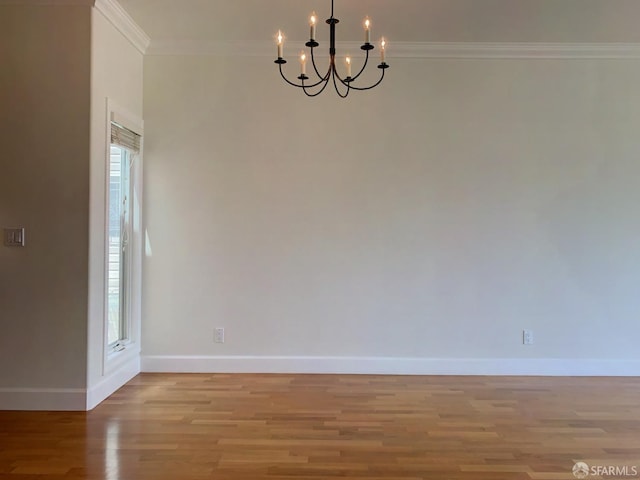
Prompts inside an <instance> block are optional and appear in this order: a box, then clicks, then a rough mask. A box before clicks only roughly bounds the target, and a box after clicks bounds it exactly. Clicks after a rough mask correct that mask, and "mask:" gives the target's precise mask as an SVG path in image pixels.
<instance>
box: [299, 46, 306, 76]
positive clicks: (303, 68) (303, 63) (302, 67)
mask: <svg viewBox="0 0 640 480" xmlns="http://www.w3.org/2000/svg"><path fill="white" fill-rule="evenodd" d="M300 71H301V72H302V75H305V74H306V73H307V54H306V53H304V51H302V52H300Z"/></svg>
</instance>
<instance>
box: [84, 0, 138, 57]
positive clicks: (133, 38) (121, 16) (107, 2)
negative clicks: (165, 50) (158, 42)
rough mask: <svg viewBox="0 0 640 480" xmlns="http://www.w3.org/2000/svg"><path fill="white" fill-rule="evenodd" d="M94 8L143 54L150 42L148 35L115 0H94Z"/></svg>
mask: <svg viewBox="0 0 640 480" xmlns="http://www.w3.org/2000/svg"><path fill="white" fill-rule="evenodd" d="M95 8H96V10H98V11H99V12H100V13H102V15H104V16H105V18H106V19H107V20H109V22H111V23H112V24H113V26H114V27H116V28H117V29H118V30H119V31H120V33H122V35H124V36H125V38H126V39H127V40H129V42H131V44H132V45H133V46H134V47H136V49H138V51H139V52H140V53H142V54H143V55H144V54H145V53H146V52H147V48H148V47H149V44H150V39H149V36H148V35H147V34H146V33H145V32H144V30H142V28H140V27H139V26H138V24H137V23H136V22H135V21H134V20H133V19H132V18H131V16H130V15H129V14H128V13H127V12H126V10H125V9H124V8H122V6H121V5H120V4H119V3H118V2H117V0H95Z"/></svg>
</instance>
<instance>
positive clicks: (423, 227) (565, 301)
mask: <svg viewBox="0 0 640 480" xmlns="http://www.w3.org/2000/svg"><path fill="white" fill-rule="evenodd" d="M391 63H392V65H393V68H392V69H391V70H389V72H388V74H389V75H388V81H387V80H385V83H384V84H383V85H382V86H380V87H378V88H377V89H376V90H374V91H371V92H369V93H361V94H353V97H350V98H349V99H348V100H346V101H342V100H339V99H337V98H336V97H335V95H333V94H331V93H325V94H323V96H321V97H319V98H316V99H315V100H310V99H307V98H305V97H304V96H303V95H302V94H301V92H299V91H294V89H293V88H291V87H287V86H285V85H284V83H283V82H282V81H281V80H280V79H279V77H278V75H277V72H276V70H275V67H274V65H273V64H272V62H271V60H270V59H264V58H237V59H230V58H218V57H207V56H185V57H177V56H173V57H172V56H165V57H147V58H146V59H145V79H144V88H145V102H144V114H145V115H144V116H145V127H146V132H147V133H146V154H145V157H146V173H145V185H146V187H145V188H146V198H145V203H146V212H145V214H146V225H147V229H148V231H147V233H148V237H149V240H150V248H151V250H152V255H150V256H148V257H147V258H146V262H145V266H144V267H145V282H144V290H143V313H144V317H143V369H147V370H173V371H181V370H184V371H194V370H195V371H198V370H203V371H212V370H231V371H243V370H252V371H356V372H359V371H395V372H405V373H420V372H421V373H432V372H434V373H437V372H450V373H546V374H557V373H572V374H594V373H603V374H618V373H622V374H624V373H626V374H629V373H635V374H639V373H640V351H639V349H638V348H637V338H638V337H639V335H640V322H638V319H639V318H640V295H639V292H638V285H640V249H638V240H639V239H640V217H638V215H637V205H638V204H639V202H640V189H639V188H638V185H637V183H638V178H640V163H639V162H638V161H637V159H638V155H639V154H640V136H638V134H637V125H639V124H640V90H638V89H637V85H638V84H639V83H640V61H636V60H577V59H576V60H544V59H537V60H534V59H512V60H504V59H502V60H489V59H484V60H446V59H445V60H425V59H422V60H406V59H403V60H398V59H396V60H393V59H391ZM292 68H294V69H295V67H292ZM215 326H223V327H225V328H226V343H224V344H222V345H221V344H214V343H213V328H214V327H215ZM523 328H529V329H532V330H533V331H534V335H535V342H536V343H535V345H533V346H523V345H522V337H521V335H522V329H523Z"/></svg>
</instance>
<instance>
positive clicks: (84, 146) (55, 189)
mask: <svg viewBox="0 0 640 480" xmlns="http://www.w3.org/2000/svg"><path fill="white" fill-rule="evenodd" d="M90 14H91V8H90V7H88V6H58V7H55V8H54V7H43V6H34V7H27V6H6V5H5V6H0V58H1V59H2V62H1V63H2V68H1V69H0V112H2V113H1V115H0V137H1V142H0V143H1V145H2V154H1V157H0V164H1V168H0V226H1V227H5V226H19V225H20V226H24V227H25V228H26V243H27V245H26V247H25V248H22V249H21V248H6V247H4V246H0V318H1V322H0V324H1V328H2V334H1V335H0V393H3V394H4V393H7V391H9V393H11V392H13V393H16V392H17V391H20V389H23V388H34V389H46V388H55V389H59V390H60V393H62V394H64V393H73V390H74V389H83V388H84V387H85V386H86V369H87V362H86V355H87V348H86V337H87V250H88V219H89V183H88V179H89V162H88V159H89V102H90V90H89V89H90V82H89V77H90V53H91V52H90V35H91V21H90ZM12 389H13V390H12ZM14 390H15V391H14ZM74 398H78V397H77V396H76V397H74ZM3 399H4V397H3ZM5 406H6V405H5ZM25 406H26V405H25Z"/></svg>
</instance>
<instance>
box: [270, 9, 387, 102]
mask: <svg viewBox="0 0 640 480" xmlns="http://www.w3.org/2000/svg"><path fill="white" fill-rule="evenodd" d="M317 20H318V19H317V17H316V14H315V12H314V13H312V14H311V17H310V18H309V26H310V28H311V35H310V38H309V41H308V42H307V43H305V46H306V47H308V48H309V50H310V55H309V57H310V58H311V65H312V66H313V73H315V76H316V78H315V79H314V80H310V78H309V77H308V76H307V61H308V58H309V57H307V54H306V53H305V52H304V50H303V51H302V52H300V75H299V76H298V77H297V78H298V80H300V83H295V82H292V81H291V80H289V79H288V78H287V77H286V76H285V74H284V72H283V71H282V66H283V65H284V64H285V63H287V61H286V60H285V59H284V55H283V51H284V35H283V34H282V31H278V34H277V36H276V43H277V45H278V59H277V60H276V61H275V63H277V64H278V68H279V69H280V75H281V76H282V78H283V79H284V80H285V81H286V82H287V83H288V84H289V85H293V86H294V87H298V88H301V89H302V91H303V92H304V93H305V94H306V95H307V96H308V97H315V96H318V95H320V94H321V93H322V92H323V91H324V89H325V88H327V85H328V84H329V83H333V86H334V88H335V90H336V93H337V94H338V95H339V96H340V97H342V98H346V97H347V95H349V92H350V91H351V90H371V89H372V88H374V87H377V86H378V85H380V83H381V82H382V80H383V79H384V71H385V70H386V69H387V68H389V65H387V63H386V61H385V49H386V45H387V44H386V41H385V39H384V37H383V38H382V39H381V40H380V64H379V65H378V68H379V69H380V72H381V73H380V78H379V79H378V81H377V82H375V83H373V84H372V85H368V86H361V85H359V84H357V82H356V81H357V80H358V78H359V77H360V75H362V73H363V72H364V71H365V69H366V68H367V64H368V63H369V52H370V51H372V50H373V49H374V48H375V47H374V46H373V45H372V44H371V21H370V20H369V18H366V19H365V21H364V34H365V40H364V44H363V45H362V46H361V47H360V49H361V50H364V52H365V58H364V63H363V65H362V68H360V70H359V71H358V72H357V73H356V74H355V75H353V76H352V68H351V67H352V59H351V57H350V56H349V55H347V56H346V57H345V58H344V63H345V66H344V67H345V68H344V70H345V71H346V75H345V76H341V75H340V74H339V73H338V71H337V68H336V24H337V23H338V22H339V21H340V20H338V19H337V18H334V16H333V0H331V18H329V19H327V23H328V24H329V68H328V70H327V72H326V73H325V74H324V75H323V74H321V73H320V72H319V71H318V67H317V65H316V58H315V55H314V49H315V48H317V47H319V46H320V44H319V43H318V42H317V41H316V22H317Z"/></svg>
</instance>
